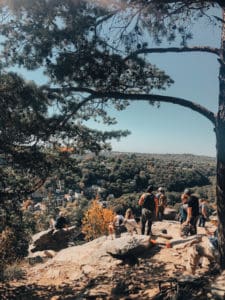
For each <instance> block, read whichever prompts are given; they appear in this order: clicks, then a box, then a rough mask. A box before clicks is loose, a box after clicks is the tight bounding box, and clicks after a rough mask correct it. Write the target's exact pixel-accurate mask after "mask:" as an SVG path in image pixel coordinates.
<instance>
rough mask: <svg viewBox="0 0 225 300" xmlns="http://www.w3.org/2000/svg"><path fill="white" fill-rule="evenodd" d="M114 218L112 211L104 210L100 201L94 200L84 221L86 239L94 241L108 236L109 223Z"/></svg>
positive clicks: (83, 229) (83, 228) (83, 230)
mask: <svg viewBox="0 0 225 300" xmlns="http://www.w3.org/2000/svg"><path fill="white" fill-rule="evenodd" d="M113 218H114V213H113V210H112V209H109V208H103V207H102V206H101V204H100V203H99V202H98V200H93V201H92V203H91V206H90V207H89V209H88V210H87V211H86V213H85V214H84V217H83V220H82V232H83V233H84V234H85V239H86V240H92V239H96V238H98V237H100V236H102V235H107V234H108V226H109V223H110V222H112V220H113Z"/></svg>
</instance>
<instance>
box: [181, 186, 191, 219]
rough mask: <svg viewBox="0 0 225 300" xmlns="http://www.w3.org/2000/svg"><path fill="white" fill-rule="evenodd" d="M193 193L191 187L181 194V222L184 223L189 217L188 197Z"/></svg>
mask: <svg viewBox="0 0 225 300" xmlns="http://www.w3.org/2000/svg"><path fill="white" fill-rule="evenodd" d="M190 195H191V191H190V190H189V189H185V190H184V192H183V194H182V195H181V206H180V223H181V224H182V223H184V222H185V221H186V219H187V208H188V199H189V197H190Z"/></svg>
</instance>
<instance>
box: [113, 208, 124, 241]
mask: <svg viewBox="0 0 225 300" xmlns="http://www.w3.org/2000/svg"><path fill="white" fill-rule="evenodd" d="M115 213H116V215H115V217H114V219H113V228H114V231H115V237H116V238H117V237H120V236H121V226H122V224H123V222H124V217H123V215H122V214H121V213H120V211H119V210H118V209H116V210H115Z"/></svg>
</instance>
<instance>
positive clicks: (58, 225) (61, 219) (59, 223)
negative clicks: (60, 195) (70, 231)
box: [50, 211, 68, 230]
mask: <svg viewBox="0 0 225 300" xmlns="http://www.w3.org/2000/svg"><path fill="white" fill-rule="evenodd" d="M50 223H51V225H52V227H53V229H55V230H59V229H63V228H67V227H68V220H67V219H66V218H65V216H64V214H63V212H62V211H60V212H59V215H58V216H57V217H56V219H55V221H54V219H51V221H50Z"/></svg>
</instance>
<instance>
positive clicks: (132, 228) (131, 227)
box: [123, 208, 139, 235]
mask: <svg viewBox="0 0 225 300" xmlns="http://www.w3.org/2000/svg"><path fill="white" fill-rule="evenodd" d="M123 224H124V226H125V227H126V229H127V231H128V232H129V233H130V234H131V235H133V232H135V233H138V231H137V229H138V227H139V226H138V224H137V222H136V220H135V218H134V215H133V212H132V210H131V208H128V209H127V210H126V213H125V218H124V221H123Z"/></svg>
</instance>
